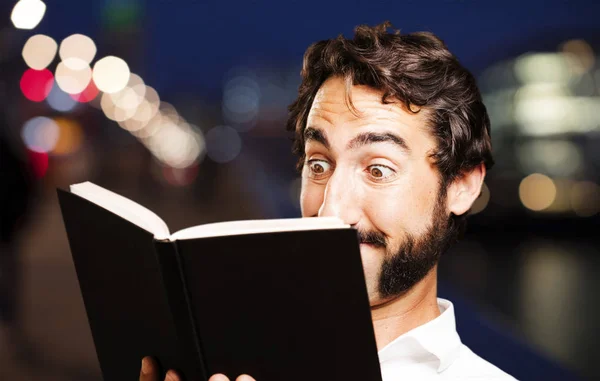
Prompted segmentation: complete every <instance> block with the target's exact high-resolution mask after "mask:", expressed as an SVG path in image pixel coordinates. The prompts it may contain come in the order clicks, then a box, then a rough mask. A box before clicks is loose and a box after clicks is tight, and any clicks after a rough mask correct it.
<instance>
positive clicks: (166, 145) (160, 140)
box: [145, 117, 204, 168]
mask: <svg viewBox="0 0 600 381" xmlns="http://www.w3.org/2000/svg"><path fill="white" fill-rule="evenodd" d="M160 122H162V125H160V128H159V129H158V130H157V131H156V132H155V133H154V134H153V135H152V136H150V137H149V138H148V139H146V140H145V144H146V146H147V147H148V148H149V149H150V151H152V153H153V154H154V156H155V157H156V158H157V159H158V160H160V161H161V162H162V163H163V164H166V165H168V166H170V167H173V168H186V167H189V166H191V165H193V164H196V163H198V160H199V158H200V157H201V156H202V155H203V153H204V139H203V138H202V136H201V135H200V134H199V133H198V132H197V131H193V130H192V128H191V127H190V126H189V125H187V124H181V125H177V124H176V123H174V122H173V121H172V120H171V119H170V118H168V117H167V118H165V117H163V118H161V119H160Z"/></svg>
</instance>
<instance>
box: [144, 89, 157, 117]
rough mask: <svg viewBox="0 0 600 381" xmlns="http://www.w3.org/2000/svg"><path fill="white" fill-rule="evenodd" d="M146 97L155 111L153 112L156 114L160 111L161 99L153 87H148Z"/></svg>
mask: <svg viewBox="0 0 600 381" xmlns="http://www.w3.org/2000/svg"><path fill="white" fill-rule="evenodd" d="M144 97H145V98H146V100H147V101H148V103H150V105H151V106H152V108H153V109H154V111H153V112H154V113H156V111H158V109H159V107H160V97H159V96H158V93H157V92H156V90H154V88H153V87H150V86H146V92H145V95H144Z"/></svg>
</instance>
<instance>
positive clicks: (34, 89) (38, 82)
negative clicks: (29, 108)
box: [20, 69, 54, 102]
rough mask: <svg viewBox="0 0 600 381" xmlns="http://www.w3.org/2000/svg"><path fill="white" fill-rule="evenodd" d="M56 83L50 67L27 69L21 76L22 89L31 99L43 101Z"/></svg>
mask: <svg viewBox="0 0 600 381" xmlns="http://www.w3.org/2000/svg"><path fill="white" fill-rule="evenodd" d="M53 84H54V76H53V75H52V73H51V72H50V70H48V69H43V70H34V69H27V70H26V71H25V73H23V76H22V77H21V83H20V86H21V91H22V92H23V95H25V97H26V98H27V99H29V100H31V101H34V102H41V101H43V100H44V99H46V97H47V96H48V94H49V93H50V90H52V86H53Z"/></svg>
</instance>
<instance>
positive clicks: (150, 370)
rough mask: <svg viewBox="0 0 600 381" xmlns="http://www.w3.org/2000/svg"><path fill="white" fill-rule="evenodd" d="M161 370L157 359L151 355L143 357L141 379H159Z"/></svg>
mask: <svg viewBox="0 0 600 381" xmlns="http://www.w3.org/2000/svg"><path fill="white" fill-rule="evenodd" d="M158 378H159V370H158V364H157V363H156V361H155V360H154V359H153V358H152V357H149V356H146V357H144V358H143V359H142V367H141V369H140V381H159V379H158Z"/></svg>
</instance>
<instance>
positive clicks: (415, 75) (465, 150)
mask: <svg viewBox="0 0 600 381" xmlns="http://www.w3.org/2000/svg"><path fill="white" fill-rule="evenodd" d="M389 27H390V24H389V23H384V24H382V25H379V26H376V27H367V26H360V27H358V28H357V29H356V34H355V36H354V38H353V39H345V38H343V37H341V36H340V37H338V38H336V39H332V40H327V41H321V42H317V43H315V44H313V45H312V46H311V47H309V49H308V50H307V52H306V53H305V56H304V67H303V70H302V84H301V85H300V89H299V96H298V98H297V100H296V101H295V102H294V103H293V104H292V105H291V106H290V119H289V121H288V128H289V129H290V130H292V131H294V132H295V143H294V150H295V152H296V153H297V154H298V155H299V157H300V161H299V167H300V168H301V170H302V192H301V196H300V198H301V207H302V216H304V217H313V216H337V217H340V218H341V219H343V220H344V221H345V222H346V223H348V224H350V225H352V226H353V227H355V228H356V229H357V231H358V234H359V240H360V250H361V256H362V261H363V265H364V272H365V278H366V283H367V290H368V294H369V300H370V304H371V311H372V317H373V325H374V328H375V337H376V341H377V347H378V350H379V358H380V362H381V370H382V374H383V379H384V381H392V380H428V379H436V380H437V379H440V380H449V379H470V380H475V379H476V380H491V379H493V380H509V379H513V378H512V377H511V376H509V375H508V374H506V373H504V372H502V371H501V370H499V369H498V368H496V367H495V366H493V365H492V364H490V363H488V362H486V361H485V360H483V359H482V358H480V357H478V356H477V355H475V354H474V353H473V352H471V351H470V350H469V349H468V348H467V347H466V346H464V345H463V344H462V343H461V341H460V338H459V336H458V334H457V333H456V330H455V321H454V310H453V306H452V303H450V302H449V301H447V300H442V299H437V263H438V260H439V258H440V255H441V254H442V253H443V252H444V251H446V250H447V249H448V247H449V246H450V245H451V244H452V243H454V242H455V241H456V240H457V239H458V238H459V236H460V235H461V233H462V232H463V230H464V227H465V216H466V214H467V212H468V211H469V209H470V207H471V205H472V204H473V202H474V200H475V199H476V198H477V197H478V196H479V194H480V192H481V186H482V183H483V180H484V177H485V174H486V170H488V169H489V168H490V167H491V166H492V164H493V160H492V155H491V142H490V132H489V127H490V123H489V118H488V115H487V112H486V109H485V106H484V105H483V103H482V101H481V96H480V94H479V91H478V89H477V86H476V84H475V80H474V78H473V77H472V75H471V74H470V73H469V72H468V71H467V70H465V69H464V68H463V67H462V66H461V65H460V64H459V63H458V61H457V60H456V58H455V57H454V56H453V55H452V54H451V53H450V52H449V51H448V50H447V48H446V46H445V45H444V44H443V42H442V41H440V40H439V39H438V38H437V37H435V36H434V35H432V34H430V33H414V34H408V35H400V34H399V33H397V32H394V33H390V32H388V28H389ZM146 360H148V359H146ZM229 376H235V375H229ZM178 379H179V378H178V377H177V375H176V374H175V372H169V374H168V375H167V380H178ZM140 380H143V381H147V380H148V381H149V380H152V381H155V380H156V381H158V378H157V377H156V372H155V367H154V365H153V363H152V362H151V361H146V362H143V366H142V372H141V374H140ZM227 380H228V378H227V377H225V376H224V375H214V376H213V377H211V379H210V381H227ZM237 380H238V381H243V380H252V378H251V377H250V376H246V375H244V376H240V377H238V378H237ZM258 381H260V380H258Z"/></svg>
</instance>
